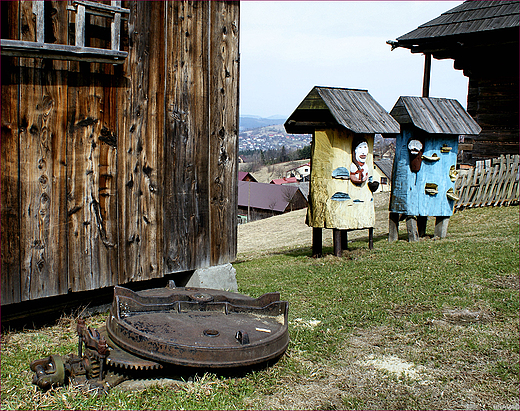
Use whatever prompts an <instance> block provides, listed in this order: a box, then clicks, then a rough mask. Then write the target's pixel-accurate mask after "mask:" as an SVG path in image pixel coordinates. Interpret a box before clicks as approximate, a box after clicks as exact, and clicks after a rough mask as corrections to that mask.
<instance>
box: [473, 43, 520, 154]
mask: <svg viewBox="0 0 520 411" xmlns="http://www.w3.org/2000/svg"><path fill="white" fill-rule="evenodd" d="M517 59H518V52H517ZM503 67H504V66H502V65H500V66H497V69H496V73H491V74H489V73H487V74H482V73H479V72H477V73H476V74H474V75H472V76H471V77H470V78H469V83H468V113H470V114H471V116H472V117H473V118H474V119H475V120H476V121H477V123H478V124H479V125H480V127H482V131H481V133H480V134H479V135H478V136H476V137H473V138H471V139H470V138H467V139H466V140H465V143H468V142H469V143H471V142H472V143H473V147H472V150H471V151H470V152H469V153H470V154H471V161H466V162H469V163H471V164H473V163H474V162H475V161H477V160H482V159H488V158H495V157H499V156H500V155H504V154H509V155H515V154H518V87H519V84H518V62H516V68H517V70H516V72H515V73H514V74H509V75H508V74H507V73H503V71H502V68H503ZM504 71H505V70H504Z"/></svg>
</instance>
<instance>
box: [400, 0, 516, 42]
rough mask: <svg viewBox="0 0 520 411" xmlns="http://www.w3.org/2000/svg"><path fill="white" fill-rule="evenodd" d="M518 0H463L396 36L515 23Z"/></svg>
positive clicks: (471, 30) (405, 37)
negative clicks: (413, 28) (415, 27)
mask: <svg viewBox="0 0 520 411" xmlns="http://www.w3.org/2000/svg"><path fill="white" fill-rule="evenodd" d="M518 24H519V1H518V0H513V1H508V0H495V1H466V2H464V3H462V4H461V5H460V6H457V7H455V8H453V9H451V10H448V11H447V12H445V13H442V14H441V15H440V16H439V17H437V18H435V19H433V20H431V21H429V22H427V23H424V24H422V25H420V26H419V27H418V28H417V29H415V30H413V31H411V32H409V33H407V34H404V35H403V36H400V37H398V38H397V40H398V41H399V42H404V41H411V40H416V39H429V38H432V37H446V36H453V35H459V34H469V33H476V32H484V31H494V30H501V29H508V28H514V27H518Z"/></svg>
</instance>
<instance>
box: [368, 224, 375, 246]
mask: <svg viewBox="0 0 520 411" xmlns="http://www.w3.org/2000/svg"><path fill="white" fill-rule="evenodd" d="M368 248H369V249H370V250H372V249H373V248H374V227H370V228H369V229H368Z"/></svg>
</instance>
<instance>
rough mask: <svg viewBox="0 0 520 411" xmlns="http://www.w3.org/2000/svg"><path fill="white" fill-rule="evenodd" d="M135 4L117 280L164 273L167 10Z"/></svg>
mask: <svg viewBox="0 0 520 411" xmlns="http://www.w3.org/2000/svg"><path fill="white" fill-rule="evenodd" d="M165 7H166V2H133V3H132V4H131V12H130V20H129V26H131V27H133V33H130V35H131V39H130V40H131V44H132V47H131V49H130V54H129V57H128V59H127V62H126V63H125V73H128V74H127V75H128V77H127V83H128V84H127V87H128V89H127V91H126V92H125V95H124V96H122V97H121V98H120V100H121V101H122V103H123V106H122V113H123V114H122V115H121V116H120V117H121V124H122V125H121V139H120V140H118V151H119V153H120V155H119V158H118V164H119V166H118V170H119V176H118V191H119V203H120V204H119V218H120V221H121V224H120V230H119V244H120V249H119V283H124V282H127V281H138V280H144V279H149V278H156V277H158V276H160V275H162V271H163V268H162V257H163V255H162V252H163V249H162V248H163V246H162V244H163V240H162V230H161V229H160V228H161V227H162V213H163V211H162V199H163V190H162V186H163V183H162V178H163V177H162V176H163V164H164V161H165V159H164V157H163V145H164V143H163V130H164V64H165V63H164V49H163V48H162V47H157V44H161V45H165V40H164V35H165V33H164V20H165V14H164V9H165Z"/></svg>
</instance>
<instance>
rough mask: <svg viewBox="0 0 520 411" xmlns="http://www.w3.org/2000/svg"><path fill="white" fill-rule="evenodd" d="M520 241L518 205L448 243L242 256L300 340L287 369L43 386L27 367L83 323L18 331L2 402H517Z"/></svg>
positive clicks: (392, 405)
mask: <svg viewBox="0 0 520 411" xmlns="http://www.w3.org/2000/svg"><path fill="white" fill-rule="evenodd" d="M428 224H429V225H428V228H427V232H433V228H432V221H429V223H428ZM403 229H404V228H403ZM402 234H403V235H402V238H405V235H404V234H405V233H402ZM518 240H519V210H518V207H506V208H480V209H469V210H465V211H463V212H459V213H456V214H455V215H454V216H453V217H452V218H451V221H450V226H449V230H448V237H447V238H446V239H443V240H433V239H428V240H423V241H419V242H417V243H408V242H407V241H398V242H396V243H392V244H389V243H388V242H387V240H386V238H385V237H384V236H376V239H375V242H374V249H373V250H368V244H367V242H366V241H365V240H364V239H363V238H360V239H354V241H353V242H352V243H350V244H349V250H348V251H346V252H345V253H344V255H343V257H342V258H337V257H333V256H332V255H331V254H332V250H331V249H330V248H327V247H325V249H324V251H325V253H326V254H327V255H326V256H325V257H324V258H322V259H313V258H311V257H310V253H311V252H310V248H309V247H308V246H303V247H301V248H297V247H296V248H295V247H291V250H290V251H285V252H282V253H276V252H272V253H269V252H264V253H263V254H262V255H260V256H258V255H249V256H248V255H245V254H244V255H242V256H241V261H242V262H239V263H235V264H234V266H235V268H236V271H237V281H238V285H239V292H241V293H244V294H248V295H251V296H253V297H257V296H259V295H261V294H263V293H265V292H271V291H279V292H280V293H281V297H282V299H284V300H287V301H289V310H290V312H289V333H290V337H291V342H290V345H289V348H288V350H287V353H286V355H284V356H283V357H282V358H281V359H280V361H278V362H277V363H276V364H275V365H273V366H271V367H269V368H266V369H262V370H257V371H254V372H251V373H249V374H247V375H244V376H240V377H223V376H217V375H213V374H204V375H198V376H191V377H190V378H188V376H186V378H185V379H184V380H177V379H172V380H169V381H167V382H164V381H161V384H159V382H157V383H154V382H151V385H149V386H148V388H142V389H140V390H139V391H123V390H118V389H117V388H116V389H113V390H112V391H110V392H109V393H108V394H107V395H105V396H96V395H95V394H94V393H89V392H84V391H81V390H80V389H79V388H77V387H61V388H56V389H53V390H51V391H49V392H46V393H43V392H41V391H40V390H39V389H37V388H36V387H35V386H33V385H32V384H31V378H32V377H31V372H30V370H29V362H30V361H31V360H33V359H36V358H43V357H45V356H47V355H49V354H66V353H69V352H74V351H75V349H76V348H75V347H76V340H75V319H74V318H69V317H65V318H63V319H62V320H61V321H60V322H59V323H58V324H54V325H50V326H48V327H45V328H40V329H27V330H21V331H20V330H18V331H10V332H7V331H6V332H4V333H3V334H2V363H1V374H2V391H1V399H2V409H119V410H122V409H154V410H156V409H157V410H159V409H161V410H162V409H472V410H473V409H486V410H490V409H501V410H502V409H519V392H518V387H519V365H518V364H519V304H518V303H519V289H518V288H519V287H518V285H519V242H518ZM104 319H105V316H96V317H93V318H90V319H88V320H87V323H88V324H89V325H91V326H98V325H100V324H101V323H102V322H103V321H104Z"/></svg>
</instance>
